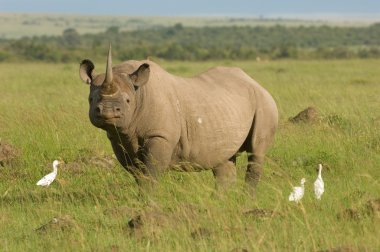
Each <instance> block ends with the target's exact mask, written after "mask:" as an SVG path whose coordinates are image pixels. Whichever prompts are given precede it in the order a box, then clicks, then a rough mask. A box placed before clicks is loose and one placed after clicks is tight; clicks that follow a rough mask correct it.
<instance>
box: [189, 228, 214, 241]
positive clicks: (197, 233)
mask: <svg viewBox="0 0 380 252" xmlns="http://www.w3.org/2000/svg"><path fill="white" fill-rule="evenodd" d="M190 235H191V237H192V238H193V239H204V238H208V237H210V236H211V231H210V230H208V229H207V228H204V227H200V228H198V229H196V230H194V231H193V232H191V234H190Z"/></svg>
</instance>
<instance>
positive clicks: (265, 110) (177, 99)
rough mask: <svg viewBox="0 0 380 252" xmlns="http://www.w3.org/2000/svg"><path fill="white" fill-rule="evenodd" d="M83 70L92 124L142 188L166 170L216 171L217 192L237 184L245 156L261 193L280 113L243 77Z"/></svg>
mask: <svg viewBox="0 0 380 252" xmlns="http://www.w3.org/2000/svg"><path fill="white" fill-rule="evenodd" d="M94 68H95V66H94V64H93V63H92V62H91V60H88V59H85V60H83V61H82V62H81V64H80V67H79V74H80V77H81V79H82V80H83V81H84V82H85V83H87V84H89V86H90V95H89V105H90V109H89V117H90V121H91V123H92V124H93V125H94V126H96V127H98V128H101V129H103V130H105V131H106V132H107V137H108V139H109V140H110V142H111V145H112V148H113V151H114V153H115V155H116V157H117V159H118V160H119V162H120V163H121V165H122V166H123V167H124V168H125V169H126V170H128V171H129V172H130V173H131V174H132V175H133V176H134V177H135V179H136V181H137V183H138V184H143V182H144V181H145V182H146V181H148V180H151V181H155V182H157V179H158V177H159V175H160V174H161V173H162V172H164V171H166V170H168V169H175V170H182V171H200V170H207V169H211V170H212V172H213V174H214V177H215V179H216V185H217V187H219V186H221V187H227V186H228V185H229V184H231V183H232V182H234V181H235V180H236V168H235V165H234V161H235V159H236V155H237V154H238V153H239V152H243V151H246V152H248V153H250V155H248V166H247V170H246V176H245V180H246V182H247V183H248V185H252V187H249V188H253V191H255V190H254V188H255V187H256V185H257V183H258V181H259V179H260V176H261V173H262V164H263V160H264V155H265V153H266V151H267V149H268V147H269V146H270V145H271V143H272V142H273V139H274V135H275V131H276V128H277V125H278V111H277V107H276V103H275V101H274V99H273V98H272V96H271V95H270V94H269V93H268V92H267V91H266V90H265V89H264V88H263V87H262V86H260V85H259V84H258V83H257V82H256V81H254V80H253V79H252V78H251V77H250V76H248V75H247V74H246V73H245V72H243V70H241V69H240V68H236V67H214V68H211V69H209V70H207V71H205V72H203V73H201V74H199V75H197V76H194V77H191V78H184V77H179V76H175V75H173V74H170V73H168V72H167V71H165V70H164V69H163V68H161V67H160V66H159V65H158V64H156V63H154V62H153V61H150V60H142V61H136V60H129V61H125V62H122V63H121V64H119V65H115V66H112V56H111V46H110V48H109V52H108V59H107V66H106V72H105V73H102V74H95V72H94Z"/></svg>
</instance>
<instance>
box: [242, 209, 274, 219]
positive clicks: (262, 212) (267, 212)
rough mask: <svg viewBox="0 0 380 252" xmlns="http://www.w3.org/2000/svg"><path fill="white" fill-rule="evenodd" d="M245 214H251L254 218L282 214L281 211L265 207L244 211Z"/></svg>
mask: <svg viewBox="0 0 380 252" xmlns="http://www.w3.org/2000/svg"><path fill="white" fill-rule="evenodd" d="M243 214H244V215H245V216H251V217H254V218H260V219H266V218H272V217H275V216H281V214H280V213H278V212H275V211H273V210H271V209H263V208H254V209H251V210H248V211H245V212H244V213H243Z"/></svg>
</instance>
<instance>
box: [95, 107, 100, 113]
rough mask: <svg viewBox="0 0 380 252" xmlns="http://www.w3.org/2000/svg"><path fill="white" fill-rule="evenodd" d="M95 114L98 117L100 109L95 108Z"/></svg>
mask: <svg viewBox="0 0 380 252" xmlns="http://www.w3.org/2000/svg"><path fill="white" fill-rule="evenodd" d="M95 112H96V114H97V115H100V113H101V109H100V107H96V108H95Z"/></svg>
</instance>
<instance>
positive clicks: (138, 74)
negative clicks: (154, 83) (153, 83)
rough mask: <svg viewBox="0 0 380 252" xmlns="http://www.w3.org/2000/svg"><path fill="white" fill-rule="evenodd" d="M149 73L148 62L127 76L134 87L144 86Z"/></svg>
mask: <svg viewBox="0 0 380 252" xmlns="http://www.w3.org/2000/svg"><path fill="white" fill-rule="evenodd" d="M149 75H150V67H149V64H147V63H144V64H142V65H141V66H140V67H139V68H138V69H137V70H136V71H135V72H134V73H132V74H130V75H129V78H130V79H131V81H132V84H133V85H134V86H135V87H141V86H144V85H145V84H146V83H147V82H148V80H149Z"/></svg>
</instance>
